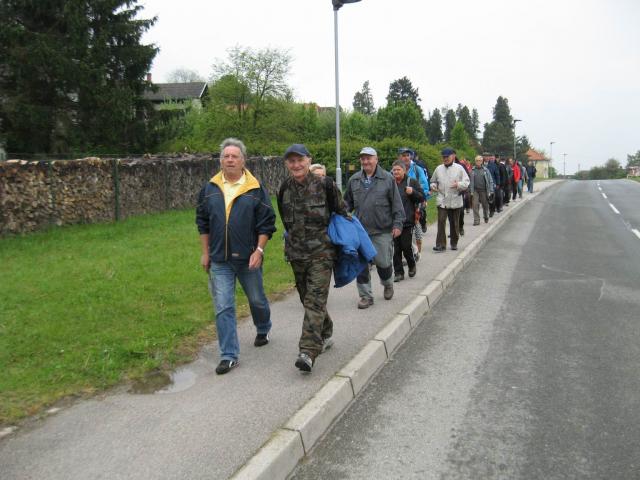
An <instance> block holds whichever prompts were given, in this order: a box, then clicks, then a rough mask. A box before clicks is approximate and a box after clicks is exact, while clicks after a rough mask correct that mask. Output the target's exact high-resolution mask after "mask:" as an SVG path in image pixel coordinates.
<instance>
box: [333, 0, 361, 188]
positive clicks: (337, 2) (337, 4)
mask: <svg viewBox="0 0 640 480" xmlns="http://www.w3.org/2000/svg"><path fill="white" fill-rule="evenodd" d="M359 1H360V0H331V3H332V4H333V33H334V46H335V57H336V59H335V60H336V67H335V71H336V184H337V186H338V188H339V189H342V168H340V87H339V82H338V78H339V77H338V10H340V8H341V7H342V6H343V5H344V4H345V3H356V2H359Z"/></svg>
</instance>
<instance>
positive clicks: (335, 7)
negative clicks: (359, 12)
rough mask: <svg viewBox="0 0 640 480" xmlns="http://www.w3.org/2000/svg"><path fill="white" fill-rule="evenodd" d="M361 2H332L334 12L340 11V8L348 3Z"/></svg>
mask: <svg viewBox="0 0 640 480" xmlns="http://www.w3.org/2000/svg"><path fill="white" fill-rule="evenodd" d="M359 1H360V0H331V3H332V4H333V9H334V10H340V8H341V7H342V6H343V5H344V4H346V3H356V2H359Z"/></svg>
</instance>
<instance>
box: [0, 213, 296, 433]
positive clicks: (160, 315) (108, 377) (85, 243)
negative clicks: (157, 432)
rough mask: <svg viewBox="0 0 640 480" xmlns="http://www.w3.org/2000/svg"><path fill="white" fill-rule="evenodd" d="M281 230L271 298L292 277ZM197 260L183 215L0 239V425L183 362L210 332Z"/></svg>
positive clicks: (270, 269)
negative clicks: (72, 396) (75, 396)
mask: <svg viewBox="0 0 640 480" xmlns="http://www.w3.org/2000/svg"><path fill="white" fill-rule="evenodd" d="M281 233H282V227H281V225H280V223H278V232H277V233H276V234H275V235H274V237H273V239H272V240H271V241H270V242H269V244H268V246H267V251H266V253H267V255H266V257H265V265H264V269H265V289H266V291H267V294H270V295H273V294H277V293H279V292H283V291H286V290H288V289H290V288H291V286H292V282H293V276H292V274H291V269H290V268H289V266H288V265H287V264H285V262H284V259H283V255H282V239H281V238H282V237H281ZM199 262H200V243H199V238H198V233H197V230H196V227H195V223H194V211H193V209H189V210H185V211H173V212H166V213H161V214H155V215H147V216H141V217H136V218H131V219H128V220H125V221H122V222H119V223H115V224H96V225H77V226H70V227H64V228H57V229H52V230H50V231H47V232H41V233H34V234H30V235H24V236H19V237H10V238H4V239H0V273H1V274H0V278H2V288H0V365H2V366H3V368H2V369H3V373H2V375H1V376H0V424H7V423H9V422H13V421H16V420H18V419H20V418H22V417H24V416H26V415H30V414H33V413H36V412H38V411H39V410H41V409H42V408H43V407H44V406H46V405H49V404H51V403H53V402H55V401H56V400H59V399H61V398H63V397H66V396H69V395H78V394H85V393H92V392H95V391H97V390H102V389H105V388H107V387H110V386H112V385H115V384H117V383H118V382H121V381H122V380H124V379H127V378H135V377H138V376H140V375H142V374H144V373H145V372H148V371H151V370H154V369H158V368H170V367H172V366H175V365H176V364H177V363H180V362H184V361H187V360H188V359H189V358H192V357H193V356H194V354H195V352H196V351H197V345H198V344H199V343H202V341H204V340H205V339H211V338H213V332H214V330H215V328H214V327H213V323H212V321H213V313H212V307H211V300H210V297H209V293H208V290H207V277H206V274H205V273H204V272H203V270H202V268H201V267H200V265H199ZM238 303H239V305H240V310H241V311H244V312H246V311H247V308H246V299H245V297H244V295H243V294H242V292H241V290H240V291H239V292H238ZM205 327H206V328H205ZM203 332H205V333H203Z"/></svg>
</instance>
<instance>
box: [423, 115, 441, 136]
mask: <svg viewBox="0 0 640 480" xmlns="http://www.w3.org/2000/svg"><path fill="white" fill-rule="evenodd" d="M425 132H426V134H427V140H429V143H430V144H432V145H435V144H436V143H440V142H442V115H440V109H438V108H434V109H433V112H431V115H429V120H427V122H426V126H425Z"/></svg>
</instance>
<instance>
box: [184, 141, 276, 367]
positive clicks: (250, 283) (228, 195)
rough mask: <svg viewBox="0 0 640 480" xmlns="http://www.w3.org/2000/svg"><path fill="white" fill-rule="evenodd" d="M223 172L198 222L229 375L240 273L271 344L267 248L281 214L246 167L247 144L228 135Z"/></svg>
mask: <svg viewBox="0 0 640 480" xmlns="http://www.w3.org/2000/svg"><path fill="white" fill-rule="evenodd" d="M220 151H221V153H220V168H221V170H220V172H219V173H218V174H217V175H215V176H214V177H213V178H212V179H211V180H209V182H207V184H206V185H205V186H204V187H203V188H202V190H201V191H200V194H199V195H198V206H197V209H196V224H197V226H198V232H199V233H200V243H201V245H202V257H201V260H200V263H201V264H202V267H203V268H204V269H205V271H207V272H208V273H209V289H210V291H211V296H212V297H213V302H214V304H215V311H216V330H217V332H218V344H219V346H220V356H221V361H220V364H219V365H218V366H217V367H216V373H218V374H224V373H227V372H228V371H229V370H231V369H232V368H234V367H235V366H236V365H237V364H238V355H239V353H240V346H239V343H238V332H237V326H236V310H235V303H236V302H235V286H236V278H237V279H238V280H239V281H240V284H241V285H242V289H243V290H244V292H245V294H246V295H247V300H248V301H249V307H250V310H251V316H252V318H253V323H254V324H255V326H256V329H257V335H256V339H255V341H254V345H255V346H256V347H261V346H263V345H266V344H268V343H269V331H270V330H271V311H270V309H269V302H268V300H267V297H266V296H265V294H264V287H263V284H262V259H263V256H264V248H265V246H266V244H267V242H268V241H269V239H270V238H271V235H272V234H273V233H274V232H275V231H276V227H275V221H276V216H275V212H274V211H273V207H272V205H271V200H270V198H269V194H268V193H267V191H266V189H265V188H264V187H263V186H262V185H261V184H260V183H259V182H258V180H257V179H256V178H255V177H254V176H253V175H252V174H251V172H250V171H249V170H247V169H246V168H244V165H245V160H246V158H247V151H246V147H245V146H244V144H243V143H242V142H241V141H240V140H237V139H235V138H228V139H226V140H224V141H223V142H222V145H220Z"/></svg>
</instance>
